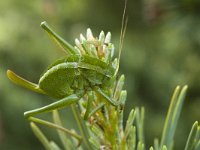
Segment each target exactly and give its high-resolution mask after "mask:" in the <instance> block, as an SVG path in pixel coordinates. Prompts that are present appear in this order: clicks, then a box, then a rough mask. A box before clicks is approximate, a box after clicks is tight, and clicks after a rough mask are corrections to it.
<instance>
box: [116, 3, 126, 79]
mask: <svg viewBox="0 0 200 150" xmlns="http://www.w3.org/2000/svg"><path fill="white" fill-rule="evenodd" d="M127 1H128V0H125V5H124V12H123V16H122V24H121V32H120V39H119V53H118V62H117V68H116V71H115V76H116V75H117V73H118V70H119V63H120V57H121V52H122V48H123V43H124V37H125V33H126V27H127V23H128V17H126V18H125V15H126V8H127Z"/></svg>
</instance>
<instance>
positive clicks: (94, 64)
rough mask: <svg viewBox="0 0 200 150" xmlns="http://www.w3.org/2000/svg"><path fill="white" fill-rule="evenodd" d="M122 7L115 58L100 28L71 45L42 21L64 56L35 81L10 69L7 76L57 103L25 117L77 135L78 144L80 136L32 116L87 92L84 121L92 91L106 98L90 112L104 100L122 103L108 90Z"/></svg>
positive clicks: (113, 76) (115, 68)
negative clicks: (94, 34) (54, 99)
mask: <svg viewBox="0 0 200 150" xmlns="http://www.w3.org/2000/svg"><path fill="white" fill-rule="evenodd" d="M125 9H126V7H125ZM125 9H124V14H123V19H122V28H121V35H120V44H119V53H118V58H115V59H113V55H114V45H113V44H112V43H111V42H110V41H111V33H110V32H108V33H107V34H106V35H105V34H104V32H103V31H102V32H101V33H100V35H99V38H94V37H93V34H92V31H91V30H90V29H87V33H86V38H85V37H84V36H83V35H82V34H81V35H80V40H78V39H76V40H75V44H76V46H75V47H73V46H72V45H70V44H69V43H68V42H67V41H65V40H64V39H63V38H61V37H60V36H59V35H58V34H57V33H56V32H54V31H53V30H52V29H51V28H50V27H49V25H48V24H47V23H46V22H42V23H41V27H42V28H43V29H44V30H45V31H46V32H47V33H48V34H49V35H50V37H51V38H52V39H53V40H54V41H55V42H56V43H57V44H58V45H59V46H60V47H61V48H62V50H64V51H65V52H66V53H67V55H66V56H65V57H63V58H61V59H58V60H57V61H55V62H54V63H52V64H51V65H50V66H49V67H48V68H47V69H46V71H44V73H43V74H42V75H41V77H40V79H39V82H38V84H35V83H32V82H30V81H27V80H26V79H24V78H22V77H20V76H18V75H17V74H15V73H14V72H12V71H11V70H8V71H7V76H8V78H9V79H10V80H11V81H13V82H14V83H15V84H18V85H20V86H23V87H25V88H27V89H30V90H32V91H34V92H37V93H41V94H46V95H48V96H51V97H54V98H56V99H58V100H57V101H56V102H53V103H51V104H49V105H46V106H44V107H41V108H37V109H34V110H30V111H26V112H25V113H24V116H25V117H26V118H27V119H28V120H30V121H31V122H36V123H40V124H44V125H47V126H51V127H53V128H57V129H60V130H62V131H64V132H67V133H68V134H70V135H72V136H74V137H75V138H77V139H78V140H79V144H80V141H81V137H80V136H79V135H77V134H75V133H73V132H71V131H69V130H66V129H65V128H62V127H60V126H57V125H56V124H53V123H50V122H47V121H44V120H41V119H38V118H34V117H33V116H34V115H37V114H41V113H44V112H51V111H53V110H57V109H61V108H64V107H66V106H69V105H71V104H74V103H77V102H78V101H79V100H80V99H81V98H83V97H84V95H88V102H87V107H86V112H85V114H84V119H85V120H87V119H88V117H89V116H91V113H90V111H91V108H90V107H91V97H92V94H91V92H95V93H97V94H99V95H101V96H102V97H103V98H104V99H105V101H103V102H102V103H100V105H99V106H97V107H96V108H95V109H94V110H92V112H93V113H94V112H95V111H97V110H99V109H100V108H102V107H103V106H104V105H105V104H106V102H108V103H109V104H111V105H112V106H119V105H120V104H121V102H120V101H117V100H115V99H112V98H111V97H110V96H109V92H108V91H109V89H110V88H111V86H112V85H113V83H114V82H115V81H116V78H117V73H118V69H119V61H120V55H121V50H122V45H123V39H124V36H125V31H126V25H127V20H126V21H124V15H125Z"/></svg>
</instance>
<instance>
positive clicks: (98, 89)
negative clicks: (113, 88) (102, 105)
mask: <svg viewBox="0 0 200 150" xmlns="http://www.w3.org/2000/svg"><path fill="white" fill-rule="evenodd" d="M95 91H96V92H97V93H99V94H100V95H102V96H103V97H104V98H105V100H107V102H109V103H110V104H111V105H113V106H119V105H121V104H122V102H121V101H116V100H114V99H113V98H111V97H109V96H108V95H107V94H106V93H105V92H104V91H103V90H101V89H100V88H97V89H95Z"/></svg>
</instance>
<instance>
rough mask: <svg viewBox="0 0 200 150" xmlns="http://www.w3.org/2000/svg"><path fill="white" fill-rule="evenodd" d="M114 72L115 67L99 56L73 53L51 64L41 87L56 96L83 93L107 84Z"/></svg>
mask: <svg viewBox="0 0 200 150" xmlns="http://www.w3.org/2000/svg"><path fill="white" fill-rule="evenodd" d="M113 74H114V68H113V67H112V66H111V65H110V64H107V63H105V62H103V61H101V60H99V59H97V58H94V57H91V56H87V55H85V56H79V55H71V56H67V57H64V58H62V59H59V60H57V61H55V62H54V63H53V64H51V65H50V66H49V67H48V68H47V70H46V71H45V72H44V74H43V75H42V76H41V78H40V80H39V87H40V88H41V89H42V90H43V91H44V92H45V93H46V94H48V95H49V96H52V97H55V98H63V97H66V96H68V95H71V94H73V93H76V94H81V95H82V94H84V93H85V91H87V90H91V89H93V88H94V87H95V86H100V87H104V86H105V85H106V86H107V84H108V83H109V81H110V80H111V79H112V77H113Z"/></svg>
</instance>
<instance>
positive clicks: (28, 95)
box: [0, 0, 200, 150]
mask: <svg viewBox="0 0 200 150" xmlns="http://www.w3.org/2000/svg"><path fill="white" fill-rule="evenodd" d="M123 7H124V2H123V1H122V0H117V1H114V0H112V1H106V0H101V1H92V0H84V1H78V0H60V1H56V0H40V1H39V0H35V1H25V0H19V1H14V0H6V1H0V96H1V98H0V149H15V150H17V149H20V150H22V149H42V146H41V145H40V144H39V142H38V141H37V140H36V139H35V137H34V136H33V134H32V133H31V130H30V129H29V126H28V123H27V121H26V120H25V119H24V117H23V112H24V111H25V110H30V109H33V108H37V107H39V106H43V105H44V104H48V103H50V102H51V101H52V99H49V98H47V97H46V96H40V95H39V94H35V93H32V92H29V91H28V90H25V89H22V88H20V87H15V86H13V85H12V84H11V83H10V81H8V79H7V78H6V75H5V72H6V70H7V69H8V68H9V69H12V70H14V71H15V72H17V73H18V74H20V75H22V76H24V77H26V78H27V79H29V80H31V81H35V82H37V80H38V79H39V76H40V74H41V73H42V72H43V70H44V69H45V67H46V66H47V65H48V64H49V63H51V62H52V61H54V60H55V59H56V58H59V57H60V56H62V54H63V53H62V52H61V51H59V50H58V48H57V47H55V46H54V45H53V44H52V43H51V42H49V41H50V40H49V39H48V37H47V36H46V34H45V33H44V31H42V30H41V29H40V27H39V24H40V22H41V21H44V20H46V21H48V22H49V24H51V26H54V27H55V29H59V31H57V32H58V33H60V34H61V35H62V36H63V37H64V38H65V39H66V40H67V41H69V42H70V43H74V41H73V40H74V38H75V37H78V36H79V33H83V32H84V31H85V29H86V28H87V27H90V28H91V29H92V30H93V32H94V33H99V31H100V30H104V31H108V30H109V31H111V32H112V37H113V38H114V39H113V43H115V45H118V44H117V43H119V33H120V26H121V18H122V12H123ZM127 9H128V11H127V14H128V16H129V22H128V28H127V33H126V38H125V43H124V48H123V52H122V59H121V65H120V72H121V73H124V74H125V76H126V82H125V85H126V88H127V91H128V100H127V106H126V109H127V111H126V112H127V114H128V112H129V111H130V109H131V108H132V107H134V106H135V105H139V106H141V105H144V106H145V108H146V119H145V122H146V123H145V124H146V125H147V126H146V134H147V139H146V141H147V143H152V141H149V139H153V137H155V136H158V135H160V132H161V130H162V126H163V123H164V117H163V116H164V115H165V114H166V110H167V105H168V104H169V99H170V95H171V93H172V90H173V89H174V87H175V86H176V85H177V84H180V85H183V84H188V85H189V90H188V95H187V98H186V103H185V105H184V107H183V108H184V110H183V113H182V115H181V117H180V122H179V124H178V130H177V133H176V136H177V137H180V138H176V139H179V141H176V142H178V143H179V144H178V143H176V144H177V145H175V147H176V148H177V149H181V148H183V146H182V145H181V142H184V143H185V141H186V138H187V135H188V133H189V130H190V127H191V125H192V123H193V122H194V121H195V120H198V121H200V120H199V116H200V111H199V107H200V92H199V91H200V77H199V75H200V28H199V26H200V2H199V1H198V0H176V1H172V0H169V1H159V0H138V1H131V0H129V2H128V8H127ZM116 49H117V47H116ZM66 111H69V109H65V110H64V111H63V113H65V117H66V116H67V118H66V119H65V120H66V126H68V127H69V128H70V127H72V126H74V124H73V122H72V121H71V118H70V117H71V115H70V113H67V112H66ZM47 116H48V114H47ZM147 122H148V124H147ZM49 134H50V137H52V138H53V136H52V134H51V133H49Z"/></svg>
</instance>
